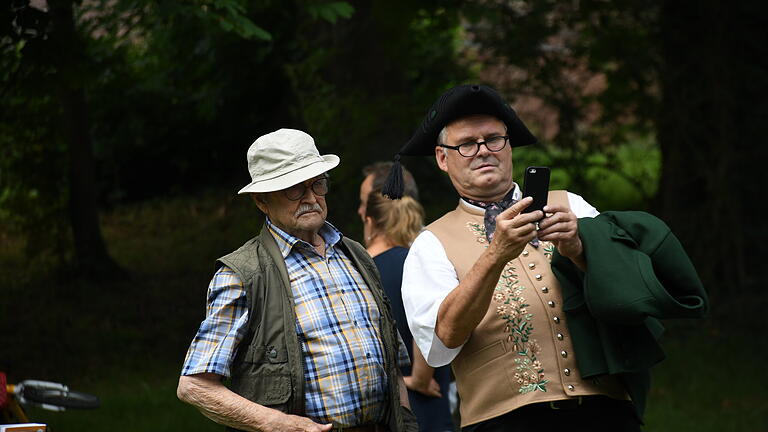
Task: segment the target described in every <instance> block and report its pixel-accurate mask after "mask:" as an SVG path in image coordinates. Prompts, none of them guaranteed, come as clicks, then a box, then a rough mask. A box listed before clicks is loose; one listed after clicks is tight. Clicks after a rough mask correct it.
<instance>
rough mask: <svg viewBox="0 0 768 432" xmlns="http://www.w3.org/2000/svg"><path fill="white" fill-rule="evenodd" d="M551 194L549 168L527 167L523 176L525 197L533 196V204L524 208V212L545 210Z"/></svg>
mask: <svg viewBox="0 0 768 432" xmlns="http://www.w3.org/2000/svg"><path fill="white" fill-rule="evenodd" d="M548 194H549V168H548V167H540V166H539V167H537V166H531V167H528V168H526V169H525V175H524V176H523V198H525V197H527V196H529V197H533V202H532V203H531V205H529V206H528V207H526V208H525V210H523V213H530V212H532V211H536V210H541V211H544V206H546V205H547V195H548Z"/></svg>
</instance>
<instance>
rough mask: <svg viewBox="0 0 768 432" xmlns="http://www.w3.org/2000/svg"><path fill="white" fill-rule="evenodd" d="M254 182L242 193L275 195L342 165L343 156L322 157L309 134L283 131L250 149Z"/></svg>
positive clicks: (260, 141)
mask: <svg viewBox="0 0 768 432" xmlns="http://www.w3.org/2000/svg"><path fill="white" fill-rule="evenodd" d="M247 158H248V172H249V173H250V174H251V183H250V184H248V185H247V186H245V187H244V188H242V189H240V191H239V192H238V193H239V194H243V193H254V192H273V191H278V190H282V189H286V188H289V187H291V186H293V185H295V184H298V183H301V182H303V181H305V180H309V179H311V178H312V177H315V176H317V175H320V174H322V173H324V172H326V171H329V170H331V169H332V168H335V167H336V165H338V164H339V157H338V156H336V155H332V154H328V155H324V156H320V152H318V151H317V147H315V140H314V139H313V138H312V137H311V136H309V134H307V133H306V132H302V131H300V130H296V129H280V130H277V131H274V132H271V133H268V134H266V135H262V136H260V137H259V138H257V139H256V141H254V142H253V144H251V147H250V148H248V154H247Z"/></svg>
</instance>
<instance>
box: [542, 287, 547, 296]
mask: <svg viewBox="0 0 768 432" xmlns="http://www.w3.org/2000/svg"><path fill="white" fill-rule="evenodd" d="M541 292H543V293H544V294H546V293H548V292H549V288H547V287H541Z"/></svg>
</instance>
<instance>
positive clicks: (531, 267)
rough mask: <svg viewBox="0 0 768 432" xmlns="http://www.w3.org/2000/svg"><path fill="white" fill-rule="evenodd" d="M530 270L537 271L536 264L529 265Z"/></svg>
mask: <svg viewBox="0 0 768 432" xmlns="http://www.w3.org/2000/svg"><path fill="white" fill-rule="evenodd" d="M528 268H529V269H531V270H533V269H535V268H536V264H534V263H528Z"/></svg>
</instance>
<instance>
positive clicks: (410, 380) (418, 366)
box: [403, 341, 442, 398]
mask: <svg viewBox="0 0 768 432" xmlns="http://www.w3.org/2000/svg"><path fill="white" fill-rule="evenodd" d="M412 360H413V362H412V365H411V375H409V376H407V377H403V381H405V386H406V387H407V388H408V390H413V391H417V392H419V393H421V394H423V395H426V396H432V397H438V398H439V397H442V394H441V393H440V384H438V383H437V381H435V378H434V377H433V375H434V374H435V368H433V367H432V366H430V365H428V364H427V361H426V360H425V359H424V356H423V355H421V350H420V349H419V347H418V345H416V342H415V341H414V342H413V359H412Z"/></svg>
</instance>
